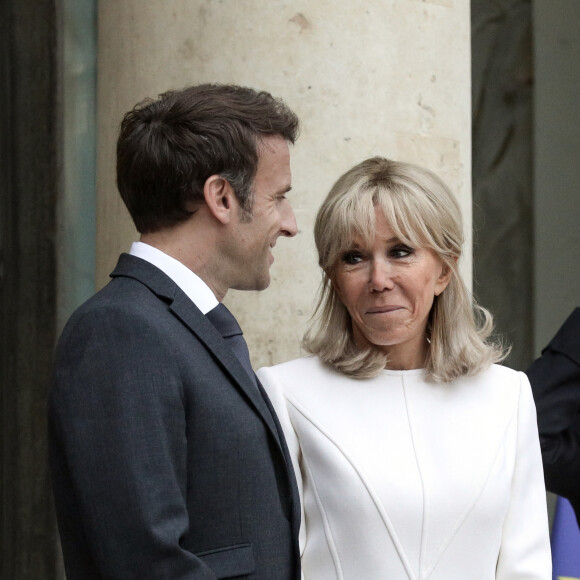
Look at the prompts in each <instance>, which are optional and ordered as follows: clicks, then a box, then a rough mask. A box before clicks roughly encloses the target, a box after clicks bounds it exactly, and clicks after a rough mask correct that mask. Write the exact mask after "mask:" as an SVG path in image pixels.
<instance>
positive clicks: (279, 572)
mask: <svg viewBox="0 0 580 580" xmlns="http://www.w3.org/2000/svg"><path fill="white" fill-rule="evenodd" d="M297 129H298V120H297V118H296V116H295V115H294V113H293V112H292V111H290V110H289V109H288V107H287V106H286V105H284V104H283V103H282V102H281V101H279V100H276V99H274V98H273V97H272V96H271V95H270V94H268V93H265V92H256V91H254V90H251V89H247V88H241V87H236V86H229V85H201V86H197V87H189V88H186V89H184V90H181V91H172V92H168V93H165V94H164V95H161V97H160V98H159V99H158V100H156V101H148V102H144V103H142V104H140V105H137V106H136V107H135V108H134V109H133V110H132V111H130V112H129V113H127V114H126V115H125V117H124V119H123V122H122V125H121V131H120V135H119V139H118V143H117V184H118V188H119V191H120V193H121V196H122V198H123V201H124V202H125V204H126V206H127V208H128V210H129V212H130V214H131V217H132V218H133V221H134V223H135V225H136V227H137V230H138V231H139V232H140V234H141V237H140V241H139V242H136V243H135V244H133V246H132V248H131V252H130V254H122V255H121V257H120V259H119V262H118V264H117V267H116V268H115V270H114V271H113V273H112V274H111V276H112V281H111V282H109V284H108V285H107V286H106V287H105V288H104V289H102V290H101V291H100V292H98V293H97V294H96V295H95V296H93V298H91V299H90V300H88V301H87V302H86V303H85V304H83V305H82V306H81V307H80V308H79V309H78V310H77V311H76V312H75V314H74V315H73V316H72V317H71V319H70V320H69V322H68V324H67V326H66V328H65V330H64V332H63V335H62V337H61V339H60V342H59V346H58V350H57V356H56V365H55V369H56V371H55V382H54V388H53V391H52V394H51V400H50V405H49V424H50V433H49V437H50V452H51V467H52V474H53V487H54V494H55V503H56V509H57V516H58V523H59V530H60V536H61V541H62V549H63V554H64V562H65V567H66V573H67V578H68V580H77V579H79V580H87V579H92V578H107V579H122V580H129V579H139V580H146V579H155V580H161V579H163V578H166V579H171V580H185V579H188V580H201V579H204V580H205V579H207V580H210V579H211V580H215V579H216V578H250V579H255V580H285V579H288V580H295V579H297V578H299V577H300V562H299V552H298V543H297V537H298V528H299V524H300V521H299V520H300V507H299V499H298V494H297V489H296V482H295V479H294V476H293V472H292V468H291V461H290V460H289V457H288V452H287V448H286V444H285V441H284V438H283V435H282V431H281V429H280V426H279V423H278V420H277V418H276V416H275V414H274V412H273V410H272V408H271V405H270V402H269V400H268V399H267V396H266V395H265V393H264V392H263V390H262V388H261V385H259V383H258V382H257V379H256V377H255V375H254V373H253V371H252V369H251V366H250V364H249V358H248V353H247V347H246V346H245V341H244V340H243V339H242V337H241V331H240V330H239V326H237V323H236V321H235V319H234V318H233V317H232V316H231V314H230V313H229V312H228V311H227V310H226V309H225V307H224V306H223V305H221V301H222V299H223V298H224V296H225V294H226V292H227V291H228V289H230V288H236V289H242V290H262V289H264V288H266V287H267V286H268V284H269V282H270V275H269V268H270V265H271V263H272V261H273V257H272V253H271V250H272V248H273V247H274V245H275V244H276V240H277V239H278V237H279V236H294V235H295V234H296V231H297V229H296V221H295V218H294V214H293V211H292V208H291V206H290V204H289V202H288V200H287V198H286V194H287V193H288V191H289V190H290V187H291V173H290V165H289V158H290V154H289V148H288V143H289V142H290V143H293V142H294V140H295V138H296V136H297ZM244 349H245V351H244Z"/></svg>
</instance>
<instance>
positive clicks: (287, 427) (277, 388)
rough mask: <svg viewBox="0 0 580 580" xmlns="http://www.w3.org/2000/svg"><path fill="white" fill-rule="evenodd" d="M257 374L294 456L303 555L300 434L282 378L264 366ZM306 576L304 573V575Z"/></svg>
mask: <svg viewBox="0 0 580 580" xmlns="http://www.w3.org/2000/svg"><path fill="white" fill-rule="evenodd" d="M256 374H257V376H258V378H259V379H260V382H261V383H262V386H263V387H264V389H265V390H266V392H267V393H268V397H269V398H270V401H271V403H272V406H273V407H274V410H275V411H276V415H277V416H278V420H279V421H280V425H281V426H282V430H283V431H284V437H285V438H286V444H287V445H288V451H289V452H290V457H291V458H292V466H293V468H294V474H295V475H296V484H297V485H298V492H299V494H300V515H301V518H300V536H299V540H300V555H301V556H302V554H303V552H304V546H305V545H306V529H305V525H304V524H305V521H304V498H303V485H302V470H301V463H302V452H301V449H300V442H299V440H298V435H297V434H296V431H295V430H294V427H293V425H292V421H291V419H290V414H289V413H288V402H287V400H286V397H285V395H284V384H283V381H281V380H280V378H279V376H278V375H277V373H276V372H274V371H273V370H272V369H271V368H268V367H263V368H261V369H259V370H258V371H257V373H256ZM302 577H303V578H304V573H303V575H302Z"/></svg>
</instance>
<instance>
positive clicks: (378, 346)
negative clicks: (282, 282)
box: [258, 157, 551, 580]
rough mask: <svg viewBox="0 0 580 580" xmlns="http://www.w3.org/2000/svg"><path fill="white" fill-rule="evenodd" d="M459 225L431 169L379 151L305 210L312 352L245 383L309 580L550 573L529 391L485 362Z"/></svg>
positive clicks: (544, 576)
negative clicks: (263, 411)
mask: <svg viewBox="0 0 580 580" xmlns="http://www.w3.org/2000/svg"><path fill="white" fill-rule="evenodd" d="M462 231H463V230H462V223H461V214H460V210H459V207H458V204H457V202H456V201H455V199H454V197H453V195H452V194H451V193H450V191H449V189H448V188H447V187H446V186H445V184H444V183H442V181H441V180H440V179H439V178H438V177H437V176H435V175H434V174H433V173H431V172H430V171H428V170H426V169H422V168H420V167H417V166H414V165H410V164H407V163H400V162H395V161H390V160H387V159H383V158H379V157H376V158H373V159H368V160H366V161H364V162H362V163H360V164H359V165H357V166H355V167H354V168H352V169H351V170H350V171H348V172H347V173H345V174H344V175H343V176H342V177H341V178H340V179H339V180H338V181H337V182H336V184H335V185H334V186H333V188H332V190H331V191H330V193H329V195H328V197H327V198H326V200H325V201H324V203H323V205H322V207H321V208H320V211H319V212H318V216H317V220H316V226H315V239H316V245H317V249H318V253H319V262H320V266H321V268H322V271H323V285H322V293H321V298H320V302H319V305H318V309H317V313H318V316H317V317H316V319H315V323H314V325H313V327H312V328H311V329H310V331H309V332H308V334H307V336H306V338H305V347H306V349H307V350H308V351H309V352H310V353H311V354H312V355H313V356H309V357H305V358H301V359H298V360H294V361H291V362H288V363H285V364H281V365H278V366H275V367H271V368H264V369H261V370H260V371H259V373H258V376H259V377H260V380H261V381H262V383H263V385H264V387H265V388H266V390H267V391H268V394H269V396H270V398H271V400H272V402H273V404H274V407H275V409H276V412H277V414H278V416H279V418H280V422H281V424H282V426H283V428H284V432H285V435H286V438H287V441H288V445H289V448H290V451H291V454H292V458H293V462H294V468H295V471H296V475H297V479H298V482H299V488H300V492H301V498H302V509H303V518H302V527H301V530H300V546H301V554H302V566H303V577H304V578H305V580H339V579H340V580H381V579H388V580H399V579H400V580H402V579H412V580H426V579H429V580H456V579H459V578H468V579H469V580H474V579H486V580H487V579H497V580H508V579H509V580H519V579H521V580H524V579H525V580H550V578H551V564H550V547H549V538H548V521H547V514H546V499H545V491H544V481H543V474H542V463H541V456H540V447H539V443H538V432H537V425H536V416H535V408H534V403H533V400H532V395H531V390H530V385H529V382H528V380H527V378H526V376H525V375H524V374H523V373H518V372H515V371H513V370H510V369H508V368H505V367H502V366H499V365H498V364H497V363H499V362H500V361H501V360H502V359H503V358H504V356H505V353H504V351H503V349H502V348H501V346H500V345H498V344H496V343H494V342H492V341H491V340H490V339H489V336H490V333H491V330H492V319H491V315H490V314H489V313H488V312H487V311H485V310H484V309H483V308H481V307H479V306H477V305H474V304H473V302H472V300H471V298H470V296H469V294H468V292H467V290H466V288H465V286H464V284H463V282H462V280H461V278H460V276H459V274H458V271H457V262H458V260H459V258H460V256H461V248H462V243H463V234H462ZM499 258H500V257H498V259H499Z"/></svg>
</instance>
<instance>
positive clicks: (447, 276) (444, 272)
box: [435, 258, 457, 296]
mask: <svg viewBox="0 0 580 580" xmlns="http://www.w3.org/2000/svg"><path fill="white" fill-rule="evenodd" d="M454 262H455V264H457V258H454ZM454 271H455V269H454V268H452V267H451V266H449V265H448V264H446V263H445V262H442V263H441V274H440V275H439V278H437V282H436V283H435V296H439V294H441V293H442V292H443V290H445V288H447V286H448V285H449V282H450V280H451V277H452V276H453V275H454Z"/></svg>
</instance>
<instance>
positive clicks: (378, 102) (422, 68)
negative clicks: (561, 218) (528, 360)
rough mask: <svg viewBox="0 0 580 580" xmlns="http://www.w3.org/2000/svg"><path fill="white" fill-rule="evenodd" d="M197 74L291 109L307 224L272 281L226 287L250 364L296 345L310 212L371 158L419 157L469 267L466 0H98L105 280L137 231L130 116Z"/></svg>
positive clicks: (101, 272) (306, 305) (295, 197)
mask: <svg viewBox="0 0 580 580" xmlns="http://www.w3.org/2000/svg"><path fill="white" fill-rule="evenodd" d="M200 82H228V83H230V82H231V83H237V84H243V85H248V86H252V87H256V88H260V89H265V90H268V91H270V92H272V93H273V94H275V95H276V96H281V97H283V98H284V100H285V101H286V102H287V103H288V104H289V105H290V106H291V107H292V108H293V109H294V110H295V111H296V112H297V114H298V115H299V117H300V118H301V121H302V127H303V128H302V133H301V137H300V139H299V141H298V142H297V144H296V146H295V147H294V148H293V151H292V156H293V159H292V169H293V182H294V183H293V191H292V193H291V198H292V202H293V205H294V208H295V212H296V217H297V220H298V225H299V229H300V233H299V235H298V236H297V237H296V238H294V239H291V240H287V239H281V240H280V241H279V243H278V245H277V246H276V250H275V257H276V261H275V263H274V265H273V267H272V284H271V286H270V288H269V289H268V290H266V291H265V292H261V293H257V292H249V293H248V292H233V291H232V292H230V293H229V294H228V296H227V298H226V302H227V303H228V305H229V306H230V308H231V309H232V310H233V311H234V313H235V314H236V316H237V317H238V319H239V321H240V324H241V326H242V328H243V329H244V331H245V334H246V338H247V340H248V343H249V346H250V351H251V352H252V358H253V362H254V365H255V366H256V367H259V366H262V365H268V364H272V363H276V362H281V361H283V360H286V359H289V358H292V357H295V356H297V355H298V354H299V353H300V349H299V341H300V338H301V336H302V334H303V331H304V329H305V327H306V323H307V320H308V317H309V315H310V313H311V311H312V308H313V305H314V302H315V294H316V290H317V287H318V282H319V280H320V275H319V272H318V268H317V265H316V256H315V253H314V248H313V242H312V234H311V232H312V226H313V221H314V216H315V213H316V209H317V208H318V206H319V205H320V202H321V201H322V199H323V197H324V196H325V194H326V192H327V191H328V189H329V187H330V186H331V185H332V183H333V182H334V180H335V179H336V178H337V177H338V176H339V175H340V174H341V173H342V172H343V171H345V170H346V169H348V168H349V167H350V166H352V165H353V164H355V163H357V162H359V161H360V160H362V159H364V158H365V157H368V156H371V155H377V154H379V155H385V156H389V157H392V158H394V159H400V160H406V161H412V162H416V163H419V164H422V165H425V166H427V167H429V168H430V169H432V170H434V171H435V172H437V173H438V174H439V175H441V176H442V177H443V178H444V179H445V180H446V181H447V182H448V183H449V184H450V185H451V187H452V189H453V190H454V191H455V192H456V193H457V196H458V199H459V200H460V203H461V205H462V208H463V212H464V219H465V223H466V234H467V240H468V243H467V246H466V251H467V253H468V254H469V257H467V259H465V260H464V261H463V264H462V271H463V273H464V275H465V277H466V279H468V280H470V277H471V258H470V253H471V250H470V248H471V190H470V181H471V133H470V131H471V128H470V124H471V102H470V15H469V0H390V1H389V0H380V1H378V0H349V1H348V2H346V1H344V2H337V1H336V0H335V1H330V0H316V2H315V1H314V0H310V1H304V0H303V1H300V0H297V1H292V2H290V1H288V0H271V1H270V2H264V1H263V0H149V1H148V2H147V3H144V2H140V1H138V0H101V2H100V3H99V95H98V117H99V124H98V127H99V142H98V184H97V187H98V209H97V213H98V218H97V219H98V221H97V285H98V286H102V285H103V284H104V283H106V281H107V278H108V273H109V272H110V271H111V269H112V268H113V266H114V264H115V261H116V258H117V255H118V254H119V253H120V252H121V251H126V250H127V249H128V247H129V245H130V243H131V241H133V240H134V239H137V235H136V232H135V231H134V229H133V227H132V224H131V222H130V220H129V217H128V215H127V213H126V211H125V209H124V208H123V206H122V204H121V202H120V200H119V197H118V194H117V192H116V189H115V182H114V149H115V138H116V132H117V127H118V124H119V121H120V119H121V117H122V115H123V113H124V112H125V111H126V110H128V109H129V108H131V107H132V106H133V105H134V104H135V103H136V102H137V101H139V100H140V99H142V98H143V97H154V96H156V95H157V94H159V93H160V92H163V91H164V90H167V89H169V88H179V87H182V86H185V85H188V84H197V83H200Z"/></svg>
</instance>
